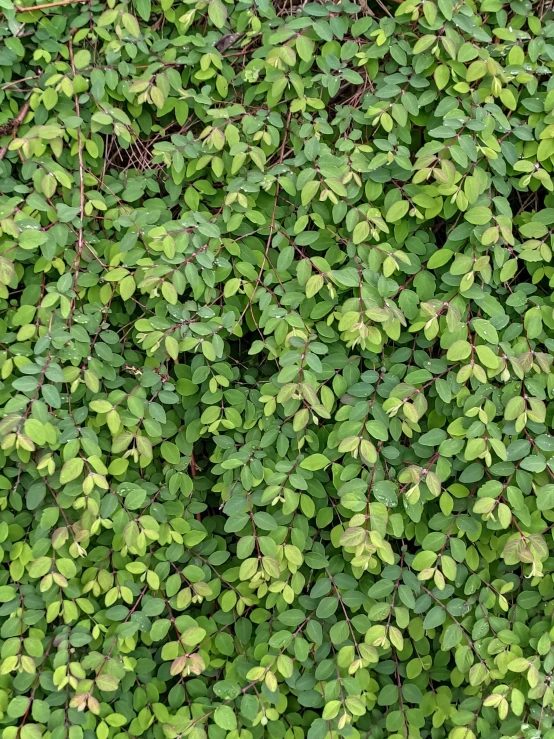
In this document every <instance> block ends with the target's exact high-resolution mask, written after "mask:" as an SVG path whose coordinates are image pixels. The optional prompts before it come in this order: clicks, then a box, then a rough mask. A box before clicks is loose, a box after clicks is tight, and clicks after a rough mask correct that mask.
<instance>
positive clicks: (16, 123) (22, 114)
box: [0, 101, 31, 161]
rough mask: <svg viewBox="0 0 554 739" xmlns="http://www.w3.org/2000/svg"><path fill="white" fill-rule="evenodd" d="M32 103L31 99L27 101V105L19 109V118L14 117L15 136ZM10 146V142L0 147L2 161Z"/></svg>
mask: <svg viewBox="0 0 554 739" xmlns="http://www.w3.org/2000/svg"><path fill="white" fill-rule="evenodd" d="M30 105H31V103H30V102H29V101H27V102H26V103H25V105H24V106H23V107H22V108H21V110H20V111H19V113H18V114H17V118H15V119H14V126H13V128H12V134H13V136H15V134H16V133H17V129H18V128H19V126H20V125H21V124H22V123H23V119H24V118H25V116H26V115H27V112H28V111H29V106H30ZM8 146H9V144H6V146H4V147H2V148H1V149H0V161H2V159H3V158H4V157H5V156H6V152H7V151H8Z"/></svg>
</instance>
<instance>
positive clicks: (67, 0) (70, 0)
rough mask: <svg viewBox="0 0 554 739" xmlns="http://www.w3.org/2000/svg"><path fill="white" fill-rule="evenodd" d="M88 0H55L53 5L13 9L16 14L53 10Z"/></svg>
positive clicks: (18, 6) (46, 4)
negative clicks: (59, 6) (60, 6)
mask: <svg viewBox="0 0 554 739" xmlns="http://www.w3.org/2000/svg"><path fill="white" fill-rule="evenodd" d="M85 2H88V0H56V2H54V3H44V4H43V5H30V6H29V7H28V8H22V7H21V6H20V5H16V6H15V9H16V10H17V12H18V13H28V12H30V11H32V10H48V8H55V7H57V6H58V5H73V4H74V3H85Z"/></svg>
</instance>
